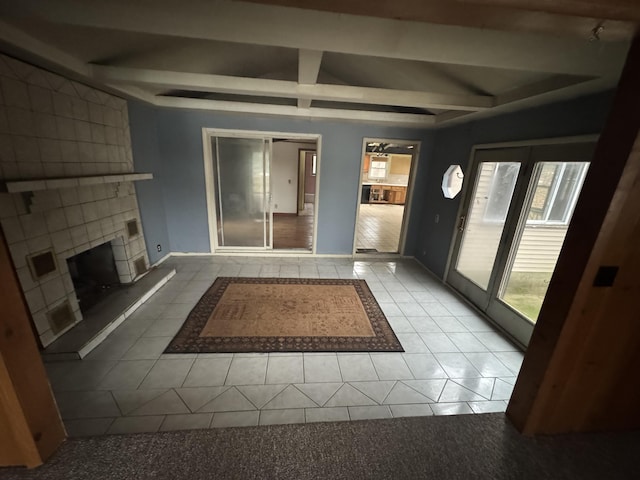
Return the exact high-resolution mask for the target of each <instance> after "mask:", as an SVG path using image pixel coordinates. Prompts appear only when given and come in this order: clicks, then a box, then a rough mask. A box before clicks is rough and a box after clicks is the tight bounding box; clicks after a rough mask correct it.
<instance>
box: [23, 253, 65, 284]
mask: <svg viewBox="0 0 640 480" xmlns="http://www.w3.org/2000/svg"><path fill="white" fill-rule="evenodd" d="M27 259H28V261H29V262H28V263H29V270H31V275H32V276H33V279H34V280H40V279H41V278H42V277H44V276H46V275H48V274H50V273H52V272H55V271H56V270H57V269H58V267H57V265H56V258H55V256H54V255H53V250H47V251H46V252H42V253H37V254H35V255H29V256H28V257H27Z"/></svg>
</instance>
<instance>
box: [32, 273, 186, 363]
mask: <svg viewBox="0 0 640 480" xmlns="http://www.w3.org/2000/svg"><path fill="white" fill-rule="evenodd" d="M175 274H176V271H175V269H173V268H163V267H156V268H152V269H151V270H149V272H148V273H147V274H146V275H145V276H144V277H142V278H141V279H140V280H138V281H137V282H136V283H134V284H132V285H127V286H126V287H124V288H121V289H119V290H118V291H115V292H113V293H112V294H111V295H109V297H108V298H105V299H103V300H102V301H101V302H100V303H98V304H97V305H95V306H94V307H92V308H91V309H90V310H89V311H88V312H87V313H86V314H84V320H83V321H81V322H80V323H78V324H77V325H76V326H75V327H73V328H72V329H70V330H69V331H68V332H66V333H65V334H64V335H62V336H61V337H60V338H59V339H57V340H56V341H55V342H53V343H52V344H51V345H49V346H48V347H47V348H45V349H44V350H43V351H42V352H41V353H42V359H43V360H44V361H47V362H51V361H64V360H77V359H81V358H84V357H86V356H87V355H88V354H89V352H91V350H93V349H94V348H96V347H97V346H98V345H100V343H101V342H103V341H104V340H105V339H106V338H107V337H108V336H109V334H110V333H111V332H113V331H114V330H115V329H116V328H117V327H118V326H119V325H120V324H121V323H122V322H124V321H125V320H126V319H127V318H128V317H129V316H130V315H131V314H132V313H133V312H135V311H136V309H137V308H138V307H139V306H140V305H142V304H143V303H144V302H146V301H147V300H148V299H149V298H150V297H151V295H153V294H154V293H156V292H157V291H158V290H159V289H160V287H162V286H163V285H164V284H165V283H167V282H168V281H169V279H170V278H171V277H173V276H174V275H175Z"/></svg>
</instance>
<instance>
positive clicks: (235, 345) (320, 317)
mask: <svg viewBox="0 0 640 480" xmlns="http://www.w3.org/2000/svg"><path fill="white" fill-rule="evenodd" d="M336 351H337V352H402V351H404V350H403V349H402V346H401V345H400V342H399V341H398V339H397V338H396V336H395V334H394V333H393V330H392V329H391V327H390V326H389V323H388V322H387V319H386V318H385V316H384V314H383V313H382V310H380V307H379V305H378V303H377V302H376V300H375V298H374V296H373V294H372V293H371V291H370V290H369V287H368V286H367V283H366V282H365V281H364V280H332V279H315V278H309V279H305V278H242V277H220V278H218V279H217V280H216V281H215V282H214V283H213V285H212V286H211V288H209V290H207V292H206V293H205V294H204V295H203V296H202V298H201V299H200V301H199V302H198V304H197V305H196V306H195V307H194V309H193V310H192V311H191V313H190V314H189V316H188V317H187V320H186V321H185V322H184V324H183V325H182V327H181V328H180V331H179V332H178V334H177V335H176V336H175V337H174V339H173V340H172V341H171V343H170V344H169V346H168V347H167V348H166V350H165V353H222V352H225V353H231V352H234V353H238V352H336Z"/></svg>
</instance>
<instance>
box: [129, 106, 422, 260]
mask: <svg viewBox="0 0 640 480" xmlns="http://www.w3.org/2000/svg"><path fill="white" fill-rule="evenodd" d="M129 116H130V124H131V136H132V139H136V141H135V142H133V143H134V144H135V146H134V158H135V161H136V169H137V170H139V171H151V172H153V173H154V174H155V175H156V178H157V180H154V181H153V184H152V186H151V187H149V188H150V189H152V190H153V193H152V192H150V191H144V190H143V189H144V188H145V187H144V186H141V189H140V192H141V193H142V194H141V195H140V198H139V203H140V209H141V213H142V217H143V222H144V223H145V235H146V236H147V246H148V248H149V251H150V253H151V251H152V250H153V251H155V245H156V244H157V243H159V240H156V238H157V239H164V238H166V237H168V243H169V245H170V249H171V251H173V252H209V251H210V248H209V230H208V223H207V207H206V196H205V181H204V166H203V148H202V128H203V127H209V128H224V129H239V130H262V131H273V132H289V133H309V134H320V135H322V154H321V163H320V191H319V198H318V241H317V253H320V254H351V252H352V248H353V234H354V230H355V218H356V209H357V205H358V200H359V199H358V194H359V184H358V181H359V177H360V164H361V154H362V140H363V139H364V138H365V137H379V138H390V139H406V140H421V141H422V148H421V155H420V159H419V162H418V169H417V171H416V185H417V186H418V188H416V189H415V192H414V195H415V199H414V204H413V205H414V208H412V213H411V218H410V219H409V229H408V232H407V238H408V240H407V248H406V254H407V255H413V254H414V247H415V241H416V240H417V238H418V232H419V230H420V225H419V220H420V218H422V215H421V207H422V205H423V204H424V198H425V190H424V188H422V187H421V186H422V185H425V184H426V181H427V179H426V170H427V169H426V163H427V161H428V157H429V155H430V153H431V148H432V141H431V140H432V136H433V133H432V132H426V131H424V130H420V129H408V128H397V127H385V126H376V125H363V124H358V123H349V122H329V121H312V120H303V119H300V120H297V119H290V118H278V117H260V116H254V115H246V114H221V113H217V112H209V111H199V110H198V111H194V110H183V109H161V108H154V107H148V106H144V105H141V104H139V103H130V104H129ZM151 117H153V120H155V122H156V127H157V132H156V135H157V136H156V139H157V141H156V143H155V146H154V145H152V143H153V141H152V139H151V133H150V132H149V131H148V130H149V129H150V126H149V125H150V124H152V123H153V121H152V118H151ZM139 137H142V138H139ZM140 183H141V184H142V183H143V182H140ZM160 192H161V193H160ZM158 197H162V199H163V202H158V201H157V200H158ZM162 218H164V219H165V220H166V221H165V227H164V228H163V227H162V225H160V223H161V219H162ZM147 220H148V221H149V225H147ZM163 241H164V240H163Z"/></svg>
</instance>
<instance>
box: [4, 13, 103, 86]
mask: <svg viewBox="0 0 640 480" xmlns="http://www.w3.org/2000/svg"><path fill="white" fill-rule="evenodd" d="M0 41H2V42H4V43H6V44H8V45H11V46H14V47H15V48H17V49H19V50H21V51H24V52H27V53H28V54H30V55H32V56H34V57H37V58H38V59H41V60H45V61H47V62H50V63H53V64H55V65H57V66H58V67H61V68H63V69H65V70H67V71H69V72H73V73H75V74H77V75H81V76H89V75H90V74H91V65H87V64H86V63H84V62H82V61H81V60H79V59H77V58H75V57H73V56H71V55H69V54H67V53H65V52H63V51H62V50H60V49H58V48H56V47H54V46H52V45H50V44H48V43H45V42H42V41H40V40H38V39H37V38H34V37H32V36H31V35H29V34H27V33H25V32H23V31H22V30H20V29H18V28H15V27H14V26H12V25H10V24H8V23H6V22H4V21H2V20H0Z"/></svg>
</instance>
